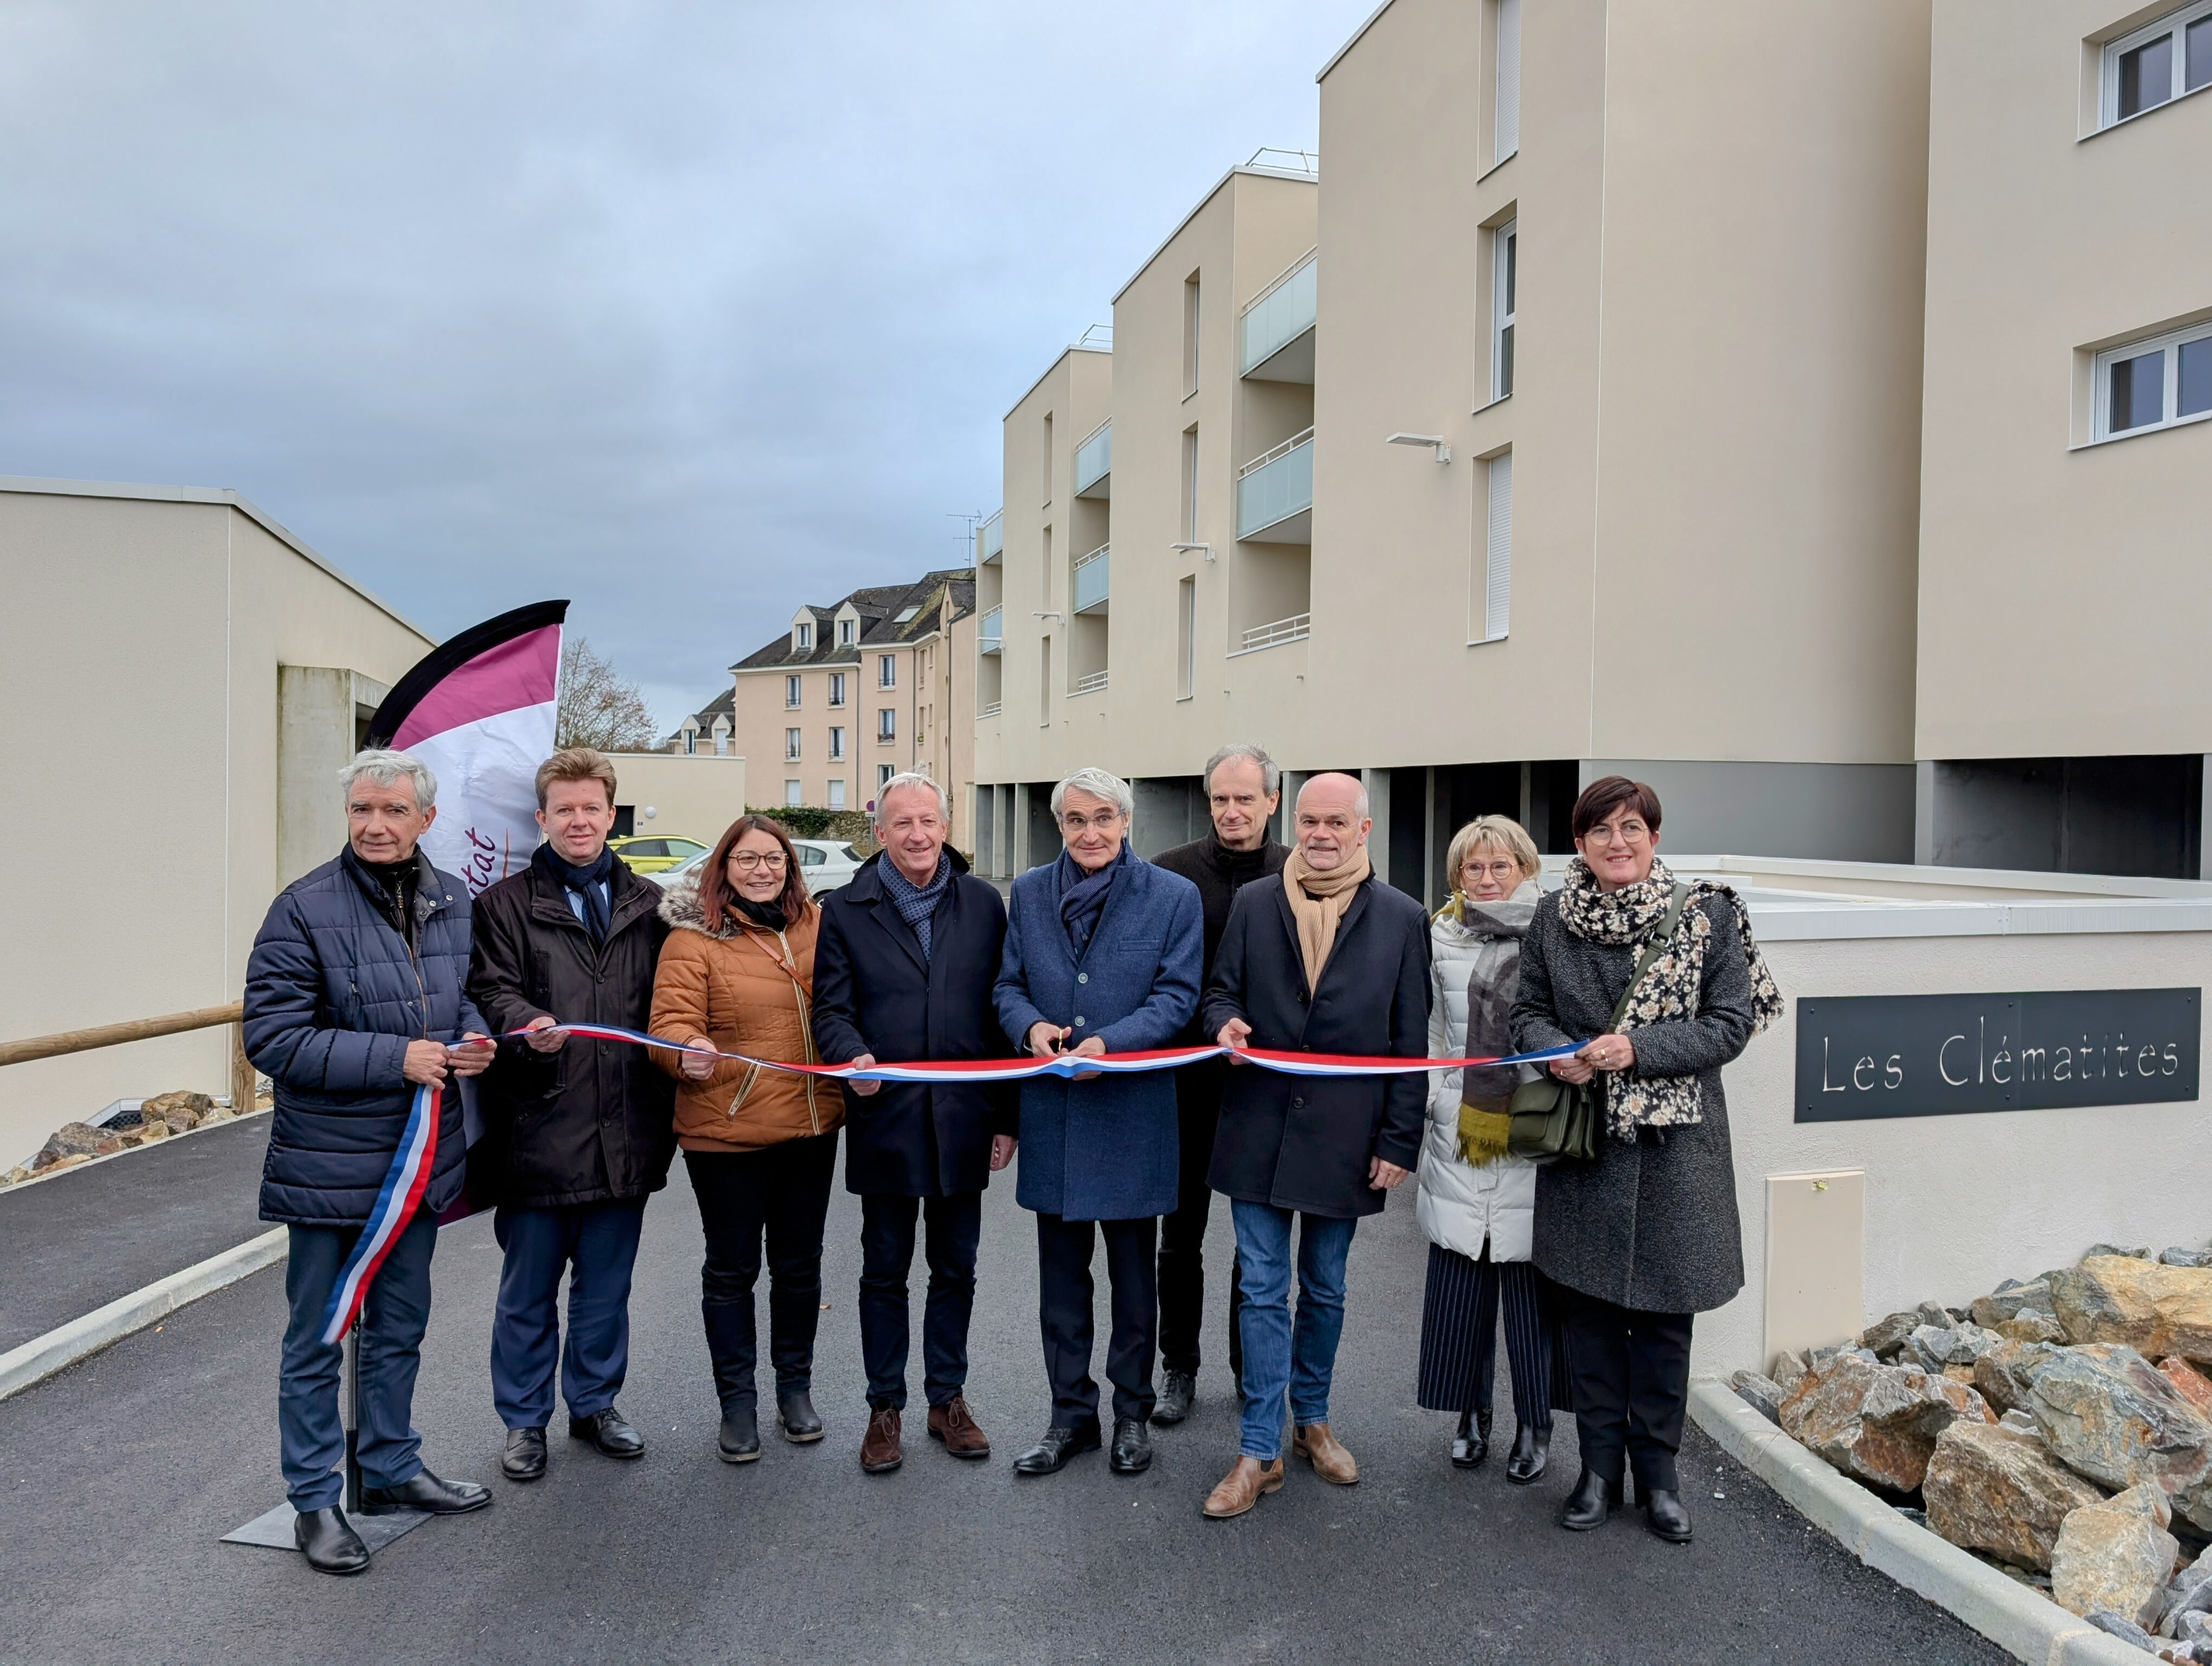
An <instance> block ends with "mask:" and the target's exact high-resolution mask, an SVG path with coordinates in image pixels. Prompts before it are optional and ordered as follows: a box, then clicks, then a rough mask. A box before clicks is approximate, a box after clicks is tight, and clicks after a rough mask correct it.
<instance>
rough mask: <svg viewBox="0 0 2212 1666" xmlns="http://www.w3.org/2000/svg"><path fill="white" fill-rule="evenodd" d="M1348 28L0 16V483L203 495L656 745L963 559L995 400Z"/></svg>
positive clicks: (1349, 14)
mask: <svg viewBox="0 0 2212 1666" xmlns="http://www.w3.org/2000/svg"><path fill="white" fill-rule="evenodd" d="M1369 6H1370V0H1265V3H1261V0H1206V3H1203V4H1200V5H1193V4H1191V3H1189V0H1180V3H1169V0H1120V3H1116V4H1114V5H1111V6H1089V7H1076V6H1066V5H1050V4H1041V3H1036V0H1030V3H1022V4H1015V3H997V0H987V3H976V4H970V5H965V6H957V7H956V6H946V5H926V4H915V3H909V4H868V3H858V4H846V5H822V4H809V3H796V4H793V3H784V4H779V5H774V6H763V5H755V4H751V3H715V4H701V5H696V6H673V5H652V4H646V3H635V0H629V3H605V4H597V5H578V4H562V3H557V0H556V3H547V0H532V3H530V4H499V3H472V4H470V5H465V6H455V5H453V4H451V3H443V4H438V5H435V6H434V5H425V4H418V3H413V0H386V3H383V4H380V5H377V6H374V7H371V6H350V7H343V8H341V7H332V6H321V5H302V4H300V3H297V0H292V3H284V4H277V3H259V0H255V3H242V0H231V3H226V0H194V3H192V4H190V5H178V4H174V3H171V0H158V3H157V0H147V3H140V4H115V3H105V0H0V473H4V474H24V475H46V476H58V477H70V478H76V479H94V480H123V481H138V482H152V483H166V484H185V485H197V486H230V487H234V488H236V489H238V490H240V491H241V492H243V493H245V494H246V496H248V497H250V498H252V500H253V501H254V502H256V503H258V504H259V505H260V506H261V508H263V509H264V510H266V511H267V512H268V513H269V514H272V515H273V516H275V517H276V519H277V520H280V521H282V522H283V523H284V524H285V525H286V526H289V527H290V528H291V529H292V531H293V532H295V533H297V534H298V535H299V536H300V537H301V538H304V539H305V540H306V541H307V543H308V544H311V545H313V547H314V548H316V549H317V550H320V551H321V552H322V553H323V554H324V555H325V556H327V557H329V558H330V559H331V561H332V562H336V563H337V565H338V566H339V567H341V568H343V569H345V570H346V571H347V572H349V573H350V574H351V575H353V576H354V577H356V579H358V580H360V581H362V583H363V584H365V585H366V586H367V587H368V588H370V589H371V590H373V591H374V592H376V593H378V594H379V595H380V596H382V597H383V598H384V599H386V601H388V602H390V603H391V604H392V605H393V606H395V607H396V608H398V610H399V611H401V612H403V613H405V614H407V615H408V616H410V617H412V618H413V619H414V620H416V623H420V624H422V626H424V627H425V628H426V629H428V630H430V631H431V632H432V633H433V634H435V635H447V634H450V633H451V632H453V630H456V629H459V628H460V627H462V626H464V625H466V624H469V623H472V622H474V621H475V620H477V619H480V618H483V617H488V616H489V615H490V614H493V613H495V612H499V611H503V610H505V609H507V608H508V607H512V606H514V605H519V604H520V603H522V602H525V601H531V600H535V599H539V598H543V597H547V596H568V597H572V598H574V602H575V605H574V608H573V609H572V610H571V611H570V614H569V619H570V624H571V628H572V629H580V630H581V631H582V632H584V633H585V634H586V635H588V636H589V637H590V638H591V639H592V642H593V643H594V645H595V646H597V647H598V648H599V649H600V650H601V651H602V652H604V653H605V654H608V655H609V656H610V657H611V659H613V660H615V662H616V664H617V666H619V667H620V668H621V669H622V670H623V672H625V673H626V674H628V675H629V676H630V677H632V678H635V680H636V681H638V682H639V683H640V684H641V685H643V687H644V688H645V690H646V691H647V696H648V697H649V698H650V700H651V701H652V703H653V709H654V713H655V715H656V716H657V717H659V718H660V719H661V720H662V721H664V722H665V723H670V724H672V723H673V721H675V719H676V718H677V717H678V716H679V715H680V714H682V713H684V711H687V710H690V709H692V708H696V706H698V705H699V704H702V703H703V702H704V701H705V700H707V699H708V698H709V697H710V696H712V695H713V694H714V692H715V691H716V690H718V689H719V688H720V686H721V685H722V684H723V683H724V680H725V678H724V672H725V668H726V666H728V665H729V664H730V662H731V661H732V660H735V659H737V658H738V657H739V656H740V655H742V654H746V653H749V652H750V651H751V650H752V649H753V648H757V647H758V646H759V645H760V644H761V642H762V641H764V640H766V639H767V638H768V637H769V636H771V635H775V632H776V631H777V630H779V629H781V628H782V626H783V625H784V623H786V621H787V619H788V617H789V616H790V614H791V611H792V610H793V608H794V607H795V606H797V605H799V603H800V602H802V601H817V602H821V601H828V600H830V599H834V598H835V597H836V596H839V595H841V594H842V593H844V592H845V591H847V590H848V589H850V588H852V587H854V586H855V585H860V584H878V583H885V582H890V581H896V580H899V579H903V578H907V577H909V576H912V575H915V574H916V573H919V572H921V571H923V570H925V569H927V568H929V567H932V566H940V565H951V564H954V563H955V562H960V561H962V560H963V558H964V557H963V547H962V545H961V544H960V543H959V542H958V535H959V527H960V523H958V522H957V521H955V520H950V519H948V518H947V515H948V514H949V513H951V512H954V511H961V510H976V509H981V510H985V511H988V510H990V509H993V508H996V507H998V502H999V444H1000V440H999V424H1000V417H1002V416H1003V415H1004V414H1005V411H1006V408H1007V407H1008V406H1009V405H1011V404H1012V403H1013V402H1014V400H1015V399H1017V398H1019V397H1020V395H1021V393H1022V392H1023V391H1024V389H1025V388H1026V387H1027V386H1029V384H1030V381H1031V380H1034V379H1035V378H1036V375H1037V374H1039V373H1040V372H1041V371H1042V370H1043V369H1044V368H1045V367H1046V366H1047V365H1048V364H1049V363H1050V362H1051V361H1052V359H1053V358H1054V356H1055V355H1056V354H1057V353H1058V352H1059V350H1060V349H1061V348H1062V347H1063V346H1064V345H1066V344H1067V343H1069V342H1071V341H1073V340H1074V339H1075V338H1076V337H1079V335H1080V334H1081V333H1082V331H1083V330H1084V329H1085V326H1086V325H1091V324H1093V323H1103V322H1106V321H1108V320H1109V319H1110V317H1111V307H1110V305H1109V303H1110V301H1111V298H1112V295H1113V293H1114V291H1115V289H1118V288H1119V287H1120V286H1121V283H1123V281H1124V280H1126V279H1127V277H1129V275H1130V274H1131V273H1132V272H1133V271H1134V270H1135V268H1136V267H1137V265H1138V264H1139V262H1141V261H1142V260H1143V259H1144V258H1146V256H1147V255H1149V254H1150V253H1151V252H1152V250H1153V248H1154V247H1155V246H1157V245H1158V243H1159V242H1160V240H1162V239H1163V238H1164V237H1165V235H1166V234H1167V233H1168V232H1169V231H1170V230H1171V229H1173V228H1174V226H1175V224H1176V222H1177V221H1178V220H1180V219H1181V218H1182V216H1183V214H1185V213H1186V212H1187V211H1188V210H1189V209H1190V208H1191V207H1193V206H1194V204H1195V203H1196V202H1197V200H1198V198H1199V197H1200V195H1201V194H1202V193H1203V192H1205V191H1206V190H1207V189H1208V188H1209V187H1210V186H1211V185H1212V184H1213V183H1214V181H1215V180H1216V179H1218V178H1219V177H1220V175H1221V174H1222V173H1223V172H1224V171H1225V169H1227V168H1228V167H1230V166H1231V165H1232V164H1234V163H1237V162H1240V161H1243V160H1244V159H1245V158H1246V157H1248V156H1249V155H1250V154H1251V153H1252V152H1253V150H1255V149H1256V148H1258V147H1260V146H1261V145H1281V146H1286V147H1301V146H1303V147H1308V148H1310V147H1312V146H1314V145H1315V143H1316V137H1317V125H1318V121H1317V106H1316V89H1315V86H1314V79H1313V77H1314V73H1315V71H1316V70H1318V69H1319V68H1320V67H1321V65H1322V64H1323V63H1324V62H1326V61H1327V59H1328V56H1329V55H1330V53H1332V52H1334V51H1335V50H1336V48H1337V47H1338V46H1340V45H1342V44H1343V41H1344V40H1346V38H1347V37H1348V36H1349V34H1350V33H1351V32H1352V30H1353V29H1354V28H1356V27H1358V24H1359V21H1360V20H1361V19H1362V18H1363V17H1364V15H1365V14H1366V12H1367V10H1368V9H1369Z"/></svg>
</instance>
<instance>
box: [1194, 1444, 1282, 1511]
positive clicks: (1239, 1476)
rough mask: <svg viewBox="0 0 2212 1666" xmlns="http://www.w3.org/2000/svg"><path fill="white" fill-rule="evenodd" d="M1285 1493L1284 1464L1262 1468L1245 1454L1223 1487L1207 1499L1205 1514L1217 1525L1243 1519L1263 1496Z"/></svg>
mask: <svg viewBox="0 0 2212 1666" xmlns="http://www.w3.org/2000/svg"><path fill="white" fill-rule="evenodd" d="M1282 1490H1283V1461H1282V1459H1280V1458H1277V1459H1276V1460H1275V1461H1274V1462H1273V1463H1269V1464H1262V1463H1261V1462H1260V1460H1259V1459H1257V1458H1255V1457H1245V1456H1242V1455H1241V1454H1240V1455H1239V1456H1238V1457H1237V1462H1234V1463H1232V1464H1231V1465H1230V1466H1229V1473H1228V1474H1225V1475H1224V1476H1223V1477H1222V1478H1221V1484H1220V1485H1219V1486H1218V1487H1215V1488H1214V1489H1213V1490H1212V1492H1211V1493H1207V1494H1206V1504H1205V1505H1204V1508H1205V1511H1206V1514H1207V1515H1209V1516H1211V1517H1212V1518H1213V1519H1214V1520H1215V1521H1217V1522H1225V1521H1227V1520H1228V1519H1229V1518H1230V1517H1231V1516H1241V1515H1243V1513H1244V1512H1245V1511H1248V1510H1249V1509H1250V1508H1251V1507H1252V1506H1253V1505H1255V1504H1257V1503H1259V1502H1260V1495H1261V1493H1279V1492H1281V1491H1282Z"/></svg>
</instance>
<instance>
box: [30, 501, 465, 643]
mask: <svg viewBox="0 0 2212 1666" xmlns="http://www.w3.org/2000/svg"><path fill="white" fill-rule="evenodd" d="M0 492H21V493H24V494H25V495H27V496H41V497H119V498H135V499H137V500H140V501H142V502H149V503H210V504H215V505H216V506H218V507H221V508H230V509H235V510H237V511H238V512H239V514H242V515H244V516H245V517H246V519H247V520H251V521H252V522H253V523H254V525H256V526H259V527H260V528H261V529H262V531H264V532H267V533H268V534H269V535H270V537H271V538H275V539H276V540H277V541H278V542H279V543H281V544H284V545H285V546H286V547H287V548H289V550H291V551H292V553H293V554H295V555H296V556H300V557H301V559H302V560H305V561H309V562H313V563H314V564H315V565H316V566H317V567H319V568H321V569H323V571H324V572H325V573H327V574H329V575H331V577H332V578H334V579H336V580H337V581H338V582H339V583H340V584H342V585H343V586H345V587H346V588H347V589H349V590H350V591H352V592H353V593H354V594H355V595H356V596H358V597H360V598H361V599H362V600H363V601H365V602H367V603H368V605H370V606H371V607H374V608H375V609H376V610H377V611H379V612H380V613H382V614H384V615H386V617H389V618H392V619H396V620H398V622H399V623H401V624H403V625H405V626H406V627H407V629H410V630H411V631H413V632H414V633H415V634H416V635H417V636H420V637H421V638H422V640H423V641H426V642H428V643H429V644H431V646H433V647H435V646H436V645H437V641H438V639H437V638H436V637H435V636H434V635H431V634H430V633H429V632H428V631H427V630H425V629H422V626H420V625H418V624H416V623H415V621H414V620H412V619H410V618H409V617H407V616H406V615H405V614H404V613H402V612H401V611H399V610H398V608H396V607H394V606H392V604H391V603H389V602H387V601H386V600H385V599H383V598H382V597H380V596H379V595H377V594H376V593H374V592H373V591H371V590H369V589H368V588H367V587H364V586H363V585H362V584H361V583H360V582H359V581H356V580H355V579H354V578H352V577H350V576H349V575H347V574H345V573H343V572H342V571H341V570H339V569H338V568H337V567H336V566H335V565H333V564H332V563H331V562H330V561H328V560H326V559H325V557H324V556H321V555H319V553H317V552H316V550H314V549H313V547H312V546H311V545H309V544H307V541H306V540H305V539H303V538H300V537H299V536H298V535H297V534H295V533H294V532H292V531H291V530H290V529H289V528H288V527H286V526H284V525H283V523H282V522H281V521H279V520H277V519H276V517H275V516H274V515H272V514H269V513H268V512H267V511H266V510H264V509H263V508H260V507H259V506H258V504H256V503H254V502H252V501H251V500H250V499H248V498H247V497H246V496H244V495H243V494H242V493H239V492H234V491H232V490H231V489H229V488H228V487H227V486H222V487H214V486H140V485H132V484H128V483H124V482H121V481H115V480H42V479H40V478H39V477H37V476H35V475H25V474H0Z"/></svg>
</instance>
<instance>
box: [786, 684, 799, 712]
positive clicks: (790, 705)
mask: <svg viewBox="0 0 2212 1666" xmlns="http://www.w3.org/2000/svg"><path fill="white" fill-rule="evenodd" d="M783 708H784V710H786V711H787V712H795V711H797V710H798V709H799V678H796V677H787V678H784V679H783Z"/></svg>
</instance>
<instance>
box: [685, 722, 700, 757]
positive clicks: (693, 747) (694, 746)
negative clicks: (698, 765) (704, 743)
mask: <svg viewBox="0 0 2212 1666" xmlns="http://www.w3.org/2000/svg"><path fill="white" fill-rule="evenodd" d="M698 750H699V732H698V730H696V729H686V730H684V757H693V756H695V755H696V753H697V751H698Z"/></svg>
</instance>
